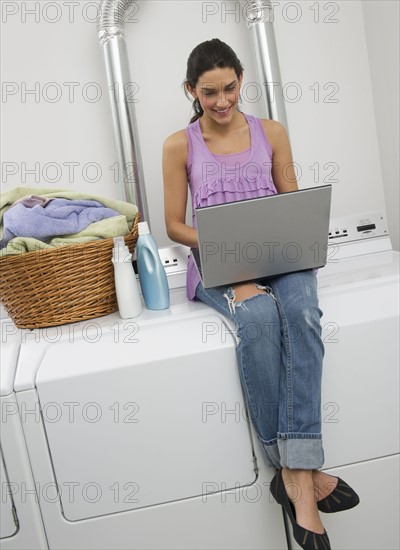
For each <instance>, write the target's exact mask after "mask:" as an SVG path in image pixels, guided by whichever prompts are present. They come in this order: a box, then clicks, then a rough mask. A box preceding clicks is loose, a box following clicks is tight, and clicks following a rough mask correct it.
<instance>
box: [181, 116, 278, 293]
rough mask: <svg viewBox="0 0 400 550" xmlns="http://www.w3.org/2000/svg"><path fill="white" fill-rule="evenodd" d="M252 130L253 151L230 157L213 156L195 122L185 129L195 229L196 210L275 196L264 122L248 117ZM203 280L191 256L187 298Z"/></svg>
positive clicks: (198, 125) (188, 269)
mask: <svg viewBox="0 0 400 550" xmlns="http://www.w3.org/2000/svg"><path fill="white" fill-rule="evenodd" d="M243 115H244V116H245V118H246V120H247V123H248V125H249V129H250V141H251V146H250V149H247V150H246V151H243V152H241V153H234V154H229V155H213V153H211V151H210V150H209V149H208V147H207V145H206V143H205V141H204V138H203V135H202V133H201V128H200V120H199V119H198V120H196V122H193V123H192V124H189V126H188V127H187V128H186V135H187V139H188V160H187V165H186V169H187V174H188V183H189V188H190V192H191V196H192V225H193V227H194V228H197V226H196V216H195V212H194V209H195V208H201V207H203V206H213V205H216V204H223V203H225V202H234V201H239V200H243V199H253V198H256V197H265V196H266V195H276V194H277V193H278V191H277V190H276V187H275V185H274V182H273V180H272V175H271V168H272V148H271V145H270V143H269V141H268V140H267V138H266V136H265V133H264V129H263V127H262V123H261V120H260V119H258V118H256V117H254V116H252V115H245V114H244V113H243ZM199 282H200V276H199V274H198V271H197V268H196V266H195V265H194V262H193V259H192V257H191V256H190V257H189V261H188V267H187V276H186V294H187V297H188V299H189V300H194V298H195V293H196V288H197V285H198V284H199Z"/></svg>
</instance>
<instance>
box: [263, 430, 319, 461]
mask: <svg viewBox="0 0 400 550" xmlns="http://www.w3.org/2000/svg"><path fill="white" fill-rule="evenodd" d="M259 439H260V442H261V444H262V446H263V449H264V451H265V459H266V463H267V465H268V466H270V467H272V468H278V469H279V468H291V469H298V470H319V469H320V468H322V465H323V463H324V449H323V446H322V436H321V434H303V433H298V434H297V433H289V434H279V433H278V438H277V439H272V440H270V441H265V440H263V439H261V438H259Z"/></svg>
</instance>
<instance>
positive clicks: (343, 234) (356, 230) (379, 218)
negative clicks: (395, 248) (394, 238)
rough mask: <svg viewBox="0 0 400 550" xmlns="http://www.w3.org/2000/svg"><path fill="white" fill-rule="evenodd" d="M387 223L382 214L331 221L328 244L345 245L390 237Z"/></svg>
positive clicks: (347, 217) (374, 213) (372, 213)
mask: <svg viewBox="0 0 400 550" xmlns="http://www.w3.org/2000/svg"><path fill="white" fill-rule="evenodd" d="M388 236H389V233H388V229H387V225H386V221H385V219H384V217H383V215H382V214H381V213H380V212H369V213H367V214H352V215H351V216H346V217H344V218H336V219H331V222H330V224H329V236H328V242H329V244H330V243H337V244H340V243H343V244H344V243H345V242H353V241H361V240H364V239H371V238H375V237H388Z"/></svg>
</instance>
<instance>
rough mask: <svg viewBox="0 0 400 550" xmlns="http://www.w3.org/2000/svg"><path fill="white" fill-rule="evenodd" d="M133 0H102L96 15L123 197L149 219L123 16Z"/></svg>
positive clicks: (143, 217) (145, 218)
mask: <svg viewBox="0 0 400 550" xmlns="http://www.w3.org/2000/svg"><path fill="white" fill-rule="evenodd" d="M133 3H134V0H102V1H101V3H100V6H99V13H98V17H97V31H98V37H99V43H100V46H101V48H102V50H103V56H104V62H105V66H106V73H107V85H108V89H109V97H110V106H111V113H112V119H113V127H114V142H115V147H116V150H117V157H118V166H119V174H120V180H122V184H123V193H124V199H125V200H126V201H127V202H130V203H133V204H136V206H137V207H138V209H139V212H140V214H141V220H142V221H144V220H148V208H147V199H146V190H145V186H144V177H143V167H142V159H141V155H140V146H139V136H138V130H137V124H136V117H135V109H134V104H133V102H132V99H131V97H130V96H131V92H132V85H133V81H132V79H131V77H130V70H129V62H128V52H127V48H126V42H125V25H124V20H125V18H126V13H127V11H128V9H129V7H130V6H132V5H133Z"/></svg>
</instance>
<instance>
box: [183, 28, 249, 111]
mask: <svg viewBox="0 0 400 550" xmlns="http://www.w3.org/2000/svg"><path fill="white" fill-rule="evenodd" d="M225 67H228V68H230V69H234V71H235V73H236V76H237V77H238V78H240V76H241V75H242V73H243V67H242V64H241V63H240V61H239V59H238V57H237V55H236V54H235V52H234V51H233V50H232V48H231V47H230V46H228V44H225V42H222V41H221V40H219V39H218V38H213V39H212V40H207V41H206V42H202V43H201V44H199V45H198V46H196V47H195V48H194V50H193V51H192V52H191V54H190V55H189V58H188V61H187V70H186V80H185V82H184V84H189V86H190V87H191V88H195V87H196V84H197V81H198V80H199V77H200V76H201V75H202V74H203V73H205V72H206V71H211V70H212V69H217V68H218V69H224V68H225ZM184 90H185V94H186V96H187V97H189V96H188V93H187V90H186V86H185V88H184ZM193 109H194V111H195V115H194V117H193V118H192V119H191V121H190V122H195V121H196V120H197V119H198V118H200V117H201V116H202V115H203V112H204V111H203V109H202V108H201V105H200V103H199V101H198V100H197V99H196V100H195V101H193Z"/></svg>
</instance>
